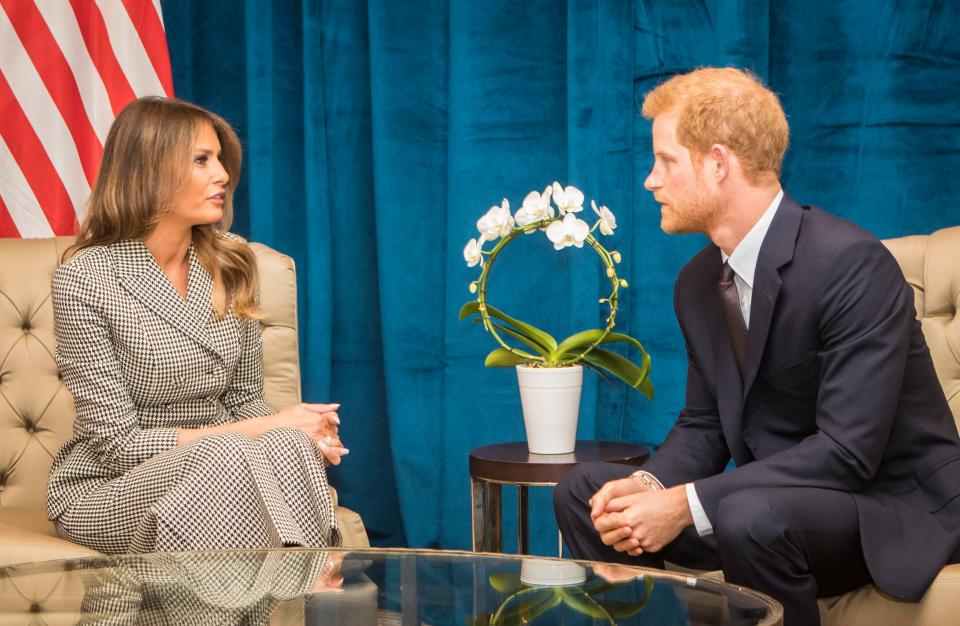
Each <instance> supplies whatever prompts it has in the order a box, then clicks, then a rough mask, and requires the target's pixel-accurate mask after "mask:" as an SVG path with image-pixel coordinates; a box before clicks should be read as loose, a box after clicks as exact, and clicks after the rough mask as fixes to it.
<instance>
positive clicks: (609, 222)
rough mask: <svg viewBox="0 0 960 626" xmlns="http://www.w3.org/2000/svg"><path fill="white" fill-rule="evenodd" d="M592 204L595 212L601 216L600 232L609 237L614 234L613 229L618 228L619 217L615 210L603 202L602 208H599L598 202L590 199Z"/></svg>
mask: <svg viewBox="0 0 960 626" xmlns="http://www.w3.org/2000/svg"><path fill="white" fill-rule="evenodd" d="M590 206H591V207H593V212H594V213H596V214H597V215H599V216H600V232H601V233H603V234H604V235H606V236H607V237H609V236H610V235H612V234H613V231H615V230H616V229H617V217H616V216H615V215H614V214H613V211H611V210H610V209H608V208H607V207H605V206H603V205H602V204H601V205H600V208H597V203H596V202H594V201H593V200H591V201H590Z"/></svg>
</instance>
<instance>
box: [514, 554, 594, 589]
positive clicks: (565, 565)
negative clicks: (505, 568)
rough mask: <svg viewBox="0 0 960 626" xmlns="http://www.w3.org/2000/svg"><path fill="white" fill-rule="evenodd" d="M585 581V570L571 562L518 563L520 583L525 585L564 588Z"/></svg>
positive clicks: (525, 561)
mask: <svg viewBox="0 0 960 626" xmlns="http://www.w3.org/2000/svg"><path fill="white" fill-rule="evenodd" d="M586 579H587V570H586V568H584V567H583V566H581V565H577V564H576V563H573V562H571V561H558V560H552V559H550V560H548V559H523V561H522V562H521V563H520V582H522V583H525V584H527V585H533V586H537V587H540V586H546V587H566V586H569V585H579V584H581V583H582V582H584V581H585V580H586Z"/></svg>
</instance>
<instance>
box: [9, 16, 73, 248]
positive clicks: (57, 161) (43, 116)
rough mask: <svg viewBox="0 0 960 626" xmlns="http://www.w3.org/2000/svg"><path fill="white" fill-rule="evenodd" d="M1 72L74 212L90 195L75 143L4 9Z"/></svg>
mask: <svg viewBox="0 0 960 626" xmlns="http://www.w3.org/2000/svg"><path fill="white" fill-rule="evenodd" d="M0 72H2V73H3V75H4V76H6V78H7V82H8V83H9V84H10V90H11V91H12V92H13V95H14V97H15V98H16V99H17V101H18V102H19V103H20V108H21V109H23V112H24V115H26V116H27V120H29V122H30V125H31V126H32V127H33V131H34V132H35V133H36V134H37V137H39V138H40V143H41V144H42V145H43V149H44V150H45V151H46V153H47V156H48V157H49V159H50V162H51V163H53V166H54V168H56V170H57V174H58V175H59V176H60V180H61V181H63V186H64V187H65V188H66V190H67V194H68V195H69V196H70V201H71V202H72V203H73V208H74V211H75V212H77V211H78V210H79V209H80V207H81V205H82V203H83V202H84V201H86V199H87V196H88V195H90V186H89V185H88V184H87V180H86V178H84V175H83V166H82V165H81V163H80V155H79V152H78V151H77V145H76V144H75V143H74V141H73V136H72V135H71V134H70V129H69V128H67V125H66V123H65V122H64V121H63V118H62V117H61V116H60V111H59V110H57V105H56V104H54V102H53V99H52V98H51V97H50V93H49V92H48V91H47V88H46V86H45V85H44V84H43V81H42V80H41V79H40V75H39V74H37V70H36V68H35V67H34V66H33V62H32V61H31V60H30V57H29V56H27V53H26V51H25V50H24V49H23V45H22V43H21V42H20V38H19V37H18V36H17V31H15V30H14V29H13V25H12V24H11V23H10V18H9V17H7V13H6V11H3V10H0ZM41 215H42V213H41ZM18 228H19V226H18ZM22 232H23V231H21V233H22Z"/></svg>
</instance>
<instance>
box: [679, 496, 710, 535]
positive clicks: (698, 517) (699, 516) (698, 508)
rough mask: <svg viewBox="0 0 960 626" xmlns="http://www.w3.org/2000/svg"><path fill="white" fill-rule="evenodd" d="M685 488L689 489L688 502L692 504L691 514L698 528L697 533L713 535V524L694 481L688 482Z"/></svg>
mask: <svg viewBox="0 0 960 626" xmlns="http://www.w3.org/2000/svg"><path fill="white" fill-rule="evenodd" d="M684 488H685V489H686V490H687V504H688V505H689V506H690V513H691V515H693V525H694V526H695V527H696V529H697V534H699V535H700V536H701V537H706V536H707V535H712V534H713V525H712V524H711V523H710V519H709V518H708V517H707V512H706V511H704V510H703V505H702V504H700V496H698V495H697V490H696V488H695V487H694V486H693V483H687V484H686V485H684Z"/></svg>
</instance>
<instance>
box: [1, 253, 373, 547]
mask: <svg viewBox="0 0 960 626" xmlns="http://www.w3.org/2000/svg"><path fill="white" fill-rule="evenodd" d="M71 241H72V240H71V239H70V238H58V239H33V240H20V239H0V565H7V564H11V563H22V562H28V561H42V560H47V559H60V558H72V557H80V556H87V555H95V554H97V553H96V552H94V551H92V550H89V549H87V548H84V547H82V546H79V545H76V544H73V543H70V542H68V541H65V540H63V539H60V538H58V537H57V536H56V535H55V533H54V529H53V524H52V523H51V522H49V521H47V516H46V511H45V508H44V500H45V495H46V484H47V474H48V472H49V471H50V464H51V462H52V460H53V455H54V454H56V452H57V450H58V449H59V448H60V446H61V445H62V444H63V443H64V442H65V441H66V440H67V439H68V438H69V437H70V435H71V433H72V430H73V419H74V409H73V399H72V397H71V396H70V393H69V392H68V391H67V389H66V387H64V385H63V383H62V382H61V381H60V380H59V377H58V373H57V366H56V364H55V363H54V360H53V347H54V341H55V340H54V333H53V311H52V307H51V303H50V279H51V276H52V274H53V270H54V269H55V268H56V267H57V265H58V263H59V259H60V257H61V255H62V254H63V251H64V250H65V249H66V248H67V246H68V245H69V244H70V243H71ZM253 249H254V252H255V253H256V255H257V262H258V265H259V268H260V276H261V305H262V308H263V312H264V314H265V317H264V319H263V322H262V325H263V366H264V367H263V369H264V379H265V389H266V396H267V400H268V401H270V402H271V403H272V404H273V406H274V407H276V408H278V409H282V408H285V407H288V406H291V405H293V404H296V403H297V402H299V401H300V361H299V358H300V357H299V352H298V347H297V288H296V280H295V273H294V272H295V270H294V266H293V260H292V259H291V258H290V257H288V256H285V255H283V254H280V253H279V252H276V251H275V250H272V249H270V248H268V247H266V246H263V245H259V244H253ZM334 471H335V470H334ZM337 519H338V520H339V521H340V525H341V528H342V529H343V540H344V545H346V546H350V547H361V546H369V545H370V544H369V541H368V539H367V534H366V531H365V530H364V527H363V522H362V521H361V520H360V517H359V516H358V515H357V514H356V513H354V512H353V511H350V510H348V509H345V508H343V507H338V509H337Z"/></svg>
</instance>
